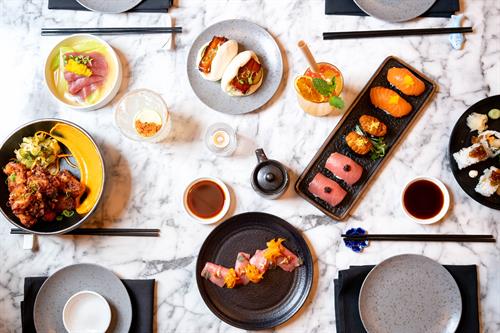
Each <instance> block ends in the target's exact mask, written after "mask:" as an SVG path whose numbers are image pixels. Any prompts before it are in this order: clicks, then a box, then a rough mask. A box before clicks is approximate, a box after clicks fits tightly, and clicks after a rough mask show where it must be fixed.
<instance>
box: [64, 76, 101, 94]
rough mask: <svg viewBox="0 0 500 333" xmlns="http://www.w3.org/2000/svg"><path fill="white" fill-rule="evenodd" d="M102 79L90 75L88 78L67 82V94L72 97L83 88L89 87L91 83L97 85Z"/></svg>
mask: <svg viewBox="0 0 500 333" xmlns="http://www.w3.org/2000/svg"><path fill="white" fill-rule="evenodd" d="M103 80H104V78H103V77H102V76H98V75H92V76H90V77H84V76H83V77H80V78H79V79H77V80H75V81H72V82H69V89H68V90H69V92H70V94H72V95H76V94H78V92H79V91H80V90H82V89H83V88H85V87H86V86H89V85H91V84H93V83H98V82H102V81H103Z"/></svg>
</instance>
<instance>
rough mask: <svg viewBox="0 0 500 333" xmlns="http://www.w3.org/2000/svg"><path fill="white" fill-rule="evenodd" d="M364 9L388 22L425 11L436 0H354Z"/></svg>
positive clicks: (398, 20) (401, 19)
mask: <svg viewBox="0 0 500 333" xmlns="http://www.w3.org/2000/svg"><path fill="white" fill-rule="evenodd" d="M354 2H355V3H356V5H358V7H359V8H361V10H362V11H364V12H365V13H367V14H368V15H370V16H373V17H376V18H378V19H381V20H384V21H388V22H403V21H409V20H411V19H414V18H416V17H418V16H420V15H422V14H423V13H425V12H426V11H427V10H429V8H431V7H432V5H433V4H434V3H435V2H436V0H354Z"/></svg>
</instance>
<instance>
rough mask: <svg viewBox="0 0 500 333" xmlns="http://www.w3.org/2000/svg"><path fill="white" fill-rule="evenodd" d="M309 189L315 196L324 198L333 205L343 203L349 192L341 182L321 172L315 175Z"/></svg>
mask: <svg viewBox="0 0 500 333" xmlns="http://www.w3.org/2000/svg"><path fill="white" fill-rule="evenodd" d="M308 189H309V192H311V193H312V194H313V195H314V196H315V197H317V198H320V199H321V200H324V201H325V202H327V203H328V204H329V205H330V206H332V207H335V206H337V205H338V204H339V203H341V202H342V200H344V198H345V196H346V194H347V192H346V191H345V190H344V189H343V188H342V187H341V186H340V185H339V184H337V183H336V182H335V181H333V180H331V179H330V178H328V177H326V176H324V175H322V174H321V173H317V174H316V176H314V178H313V180H312V181H311V183H309V187H308Z"/></svg>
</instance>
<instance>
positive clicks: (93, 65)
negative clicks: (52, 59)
mask: <svg viewBox="0 0 500 333" xmlns="http://www.w3.org/2000/svg"><path fill="white" fill-rule="evenodd" d="M64 55H65V56H66V57H69V56H73V57H78V56H82V57H87V56H88V57H89V58H90V59H92V60H91V61H90V63H88V64H87V67H88V68H90V70H91V71H92V74H93V75H99V76H106V75H108V63H107V61H106V58H105V57H104V56H103V55H102V54H100V53H98V52H90V53H79V52H68V53H65V54H64Z"/></svg>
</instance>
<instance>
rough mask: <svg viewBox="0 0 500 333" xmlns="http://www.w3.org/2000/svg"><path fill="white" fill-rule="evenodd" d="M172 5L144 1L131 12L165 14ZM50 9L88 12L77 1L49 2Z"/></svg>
mask: <svg viewBox="0 0 500 333" xmlns="http://www.w3.org/2000/svg"><path fill="white" fill-rule="evenodd" d="M103 1H106V0H103ZM172 4H173V0H143V1H142V2H141V3H139V4H138V5H137V6H135V7H134V8H132V9H131V10H129V12H143V13H146V12H148V13H164V12H167V11H168V9H169V8H170V7H171V6H172ZM49 9H71V10H88V9H87V8H85V7H83V6H82V5H80V4H79V3H78V1H76V0H49Z"/></svg>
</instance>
